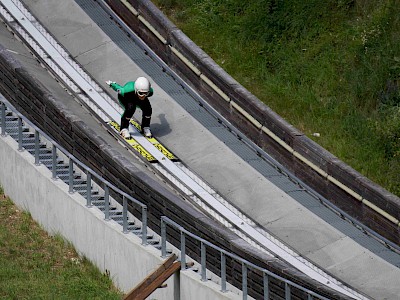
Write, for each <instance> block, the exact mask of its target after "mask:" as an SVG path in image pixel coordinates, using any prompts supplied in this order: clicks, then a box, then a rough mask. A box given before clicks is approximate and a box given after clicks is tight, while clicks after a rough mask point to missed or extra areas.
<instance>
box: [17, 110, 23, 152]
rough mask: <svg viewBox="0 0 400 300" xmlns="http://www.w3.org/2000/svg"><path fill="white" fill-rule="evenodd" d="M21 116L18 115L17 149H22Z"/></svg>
mask: <svg viewBox="0 0 400 300" xmlns="http://www.w3.org/2000/svg"><path fill="white" fill-rule="evenodd" d="M22 138H23V137H22V118H21V117H18V151H23V150H24V149H23V148H22Z"/></svg>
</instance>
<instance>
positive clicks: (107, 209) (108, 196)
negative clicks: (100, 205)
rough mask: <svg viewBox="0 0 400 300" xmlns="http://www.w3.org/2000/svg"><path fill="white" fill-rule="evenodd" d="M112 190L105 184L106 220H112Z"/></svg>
mask: <svg viewBox="0 0 400 300" xmlns="http://www.w3.org/2000/svg"><path fill="white" fill-rule="evenodd" d="M109 201H110V190H109V189H108V185H107V184H104V219H105V220H106V221H109V220H110V202H109Z"/></svg>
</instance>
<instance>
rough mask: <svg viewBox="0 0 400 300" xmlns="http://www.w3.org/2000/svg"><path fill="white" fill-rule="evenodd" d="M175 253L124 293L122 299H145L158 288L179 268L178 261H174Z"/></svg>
mask: <svg viewBox="0 0 400 300" xmlns="http://www.w3.org/2000/svg"><path fill="white" fill-rule="evenodd" d="M176 258H177V256H176V254H173V255H171V256H170V257H169V258H168V259H167V260H166V261H165V262H164V263H163V264H162V265H161V266H160V267H158V268H157V269H156V270H154V272H152V273H151V274H149V275H148V276H147V277H146V278H145V279H144V280H143V281H142V282H141V283H139V284H138V285H137V286H136V287H135V288H134V289H132V290H131V291H130V292H129V293H128V294H126V295H125V298H124V300H142V299H146V298H147V297H148V296H149V295H150V294H151V293H152V292H154V291H155V290H156V289H157V288H159V287H160V286H161V285H162V283H163V282H164V281H166V280H167V279H168V278H169V277H171V275H172V274H174V273H175V272H176V271H178V270H179V269H180V266H181V264H180V262H179V261H175V260H176Z"/></svg>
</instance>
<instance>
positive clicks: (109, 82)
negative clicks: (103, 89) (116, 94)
mask: <svg viewBox="0 0 400 300" xmlns="http://www.w3.org/2000/svg"><path fill="white" fill-rule="evenodd" d="M106 83H107V85H108V86H110V85H111V84H112V83H115V81H111V80H107V81H106Z"/></svg>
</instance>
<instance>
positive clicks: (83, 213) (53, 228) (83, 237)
mask: <svg viewBox="0 0 400 300" xmlns="http://www.w3.org/2000/svg"><path fill="white" fill-rule="evenodd" d="M0 162H1V168H0V185H1V186H3V189H4V191H5V194H6V195H8V196H9V197H10V198H11V199H12V200H13V202H14V203H15V204H16V205H17V206H18V207H20V208H21V209H23V210H25V211H28V212H30V214H31V215H32V218H33V219H35V220H36V221H37V222H38V223H39V224H40V225H41V226H42V227H43V228H44V229H45V230H46V231H48V232H49V233H50V234H60V235H62V236H63V237H64V238H66V239H67V240H68V241H70V242H71V243H72V244H73V245H74V247H75V249H76V250H77V251H78V252H79V253H80V254H81V255H84V256H85V257H87V258H88V259H89V260H90V261H91V262H93V263H94V264H95V265H96V266H97V267H98V268H99V269H100V270H101V271H102V272H103V273H109V274H110V277H111V278H112V280H113V282H114V284H115V285H116V286H117V287H118V288H120V289H121V290H122V291H124V292H125V293H127V292H129V291H130V290H131V289H132V288H133V287H135V286H136V285H137V284H138V283H140V282H141V281H142V280H143V279H144V278H145V277H146V276H148V275H149V274H150V273H151V272H152V271H153V270H155V269H156V268H157V267H158V266H159V265H161V264H162V263H163V259H162V258H161V253H160V251H159V250H156V249H155V248H154V247H152V246H146V247H145V246H142V245H141V239H140V237H138V236H136V235H134V234H124V233H123V232H122V227H121V225H119V224H118V223H116V222H115V221H112V220H111V221H105V220H104V213H103V212H101V211H100V210H98V209H97V208H95V207H92V208H87V207H86V199H84V198H83V197H82V196H81V195H79V194H78V193H74V194H70V193H69V192H68V185H67V184H65V183H64V182H62V181H61V180H53V179H52V178H51V176H52V174H51V171H50V170H49V169H47V168H46V167H45V166H44V165H41V166H36V165H35V163H34V162H35V159H34V157H33V156H32V155H31V154H30V153H29V152H27V151H23V152H20V151H18V143H17V142H16V141H15V140H14V139H12V138H11V137H10V136H6V137H2V136H0ZM166 283H167V288H163V289H159V290H156V291H155V292H154V293H153V294H152V297H154V298H156V299H165V300H169V299H199V300H202V299H221V300H222V299H241V296H240V295H238V294H234V293H232V292H228V293H221V292H220V291H219V290H220V286H219V285H217V284H216V283H215V282H213V281H209V282H207V283H206V284H205V283H203V282H201V281H200V275H199V274H196V273H194V272H193V271H191V270H186V271H181V272H179V275H178V274H176V275H173V276H172V277H170V278H169V279H168V280H167V282H166ZM176 289H178V291H179V292H178V293H176V292H175V291H176ZM204 295H207V298H204ZM179 297H180V298H179Z"/></svg>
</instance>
